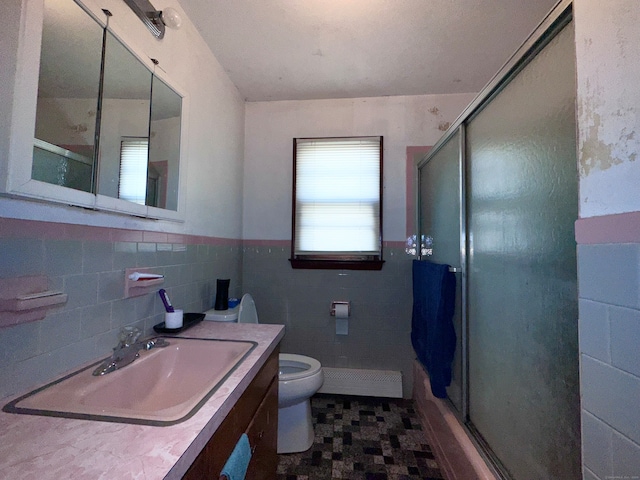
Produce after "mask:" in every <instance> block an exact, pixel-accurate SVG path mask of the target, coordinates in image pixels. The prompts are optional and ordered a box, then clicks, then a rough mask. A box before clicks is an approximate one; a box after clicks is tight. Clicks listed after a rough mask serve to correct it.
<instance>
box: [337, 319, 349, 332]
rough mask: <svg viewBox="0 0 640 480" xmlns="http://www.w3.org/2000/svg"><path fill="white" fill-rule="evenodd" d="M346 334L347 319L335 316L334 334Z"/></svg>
mask: <svg viewBox="0 0 640 480" xmlns="http://www.w3.org/2000/svg"><path fill="white" fill-rule="evenodd" d="M348 334H349V319H348V318H336V335H348Z"/></svg>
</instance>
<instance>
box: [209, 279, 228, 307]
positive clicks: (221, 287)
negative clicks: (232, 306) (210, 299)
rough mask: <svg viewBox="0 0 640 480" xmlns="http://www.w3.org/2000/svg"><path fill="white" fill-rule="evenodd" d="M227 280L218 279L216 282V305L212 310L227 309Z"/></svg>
mask: <svg viewBox="0 0 640 480" xmlns="http://www.w3.org/2000/svg"><path fill="white" fill-rule="evenodd" d="M230 282H231V280H230V279H229V278H218V279H217V280H216V303H215V305H214V306H213V309H214V310H226V309H227V308H229V283H230Z"/></svg>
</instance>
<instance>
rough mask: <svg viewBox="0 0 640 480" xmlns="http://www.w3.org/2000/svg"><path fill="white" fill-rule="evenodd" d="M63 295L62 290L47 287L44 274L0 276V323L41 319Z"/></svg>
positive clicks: (64, 294) (15, 323)
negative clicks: (13, 276) (0, 277)
mask: <svg viewBox="0 0 640 480" xmlns="http://www.w3.org/2000/svg"><path fill="white" fill-rule="evenodd" d="M67 298H68V296H67V294H66V293H64V292H60V291H57V290H49V279H48V278H47V277H45V276H44V275H38V276H27V277H18V278H3V279H0V327H9V326H12V325H17V324H19V323H26V322H34V321H36V320H42V319H43V318H45V317H46V316H47V313H48V312H49V310H50V309H52V308H54V307H56V306H59V305H63V304H65V303H66V302H67Z"/></svg>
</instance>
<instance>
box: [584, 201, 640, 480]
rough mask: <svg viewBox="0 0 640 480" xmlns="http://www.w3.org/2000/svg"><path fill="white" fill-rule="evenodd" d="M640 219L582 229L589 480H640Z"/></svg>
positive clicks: (606, 220)
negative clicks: (635, 479)
mask: <svg viewBox="0 0 640 480" xmlns="http://www.w3.org/2000/svg"><path fill="white" fill-rule="evenodd" d="M639 220H640V214H639V213H637V212H636V213H634V214H624V215H617V216H616V215H612V216H609V217H600V218H593V219H584V220H581V221H579V222H578V224H577V226H578V227H580V229H579V230H578V234H577V238H578V241H579V243H582V244H581V245H578V283H579V292H580V300H579V302H580V303H579V306H580V323H579V332H580V366H581V368H580V386H581V392H580V393H581V402H582V405H581V407H582V456H583V466H584V468H583V475H584V478H585V479H587V480H596V479H598V480H605V479H611V478H640V409H639V408H638V404H639V402H640V243H639V242H638V240H639V239H640V228H638V226H640V222H639ZM621 222H622V223H621Z"/></svg>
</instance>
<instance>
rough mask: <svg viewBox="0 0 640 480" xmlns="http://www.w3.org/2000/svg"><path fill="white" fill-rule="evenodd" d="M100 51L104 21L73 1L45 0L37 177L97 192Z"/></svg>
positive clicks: (34, 168)
mask: <svg viewBox="0 0 640 480" xmlns="http://www.w3.org/2000/svg"><path fill="white" fill-rule="evenodd" d="M79 39H81V41H79ZM101 56H102V28H101V27H100V25H98V23H96V22H95V20H93V19H92V18H91V17H90V16H89V15H87V13H86V12H85V11H84V10H82V8H80V7H79V6H78V5H77V4H76V3H75V2H73V1H71V0H68V1H63V2H60V1H58V2H54V1H51V0H46V1H45V3H44V23H43V28H42V49H41V54H40V77H39V81H38V103H37V108H36V128H35V138H36V141H35V145H34V150H33V165H32V171H31V177H32V178H33V179H35V180H40V181H43V182H47V183H53V184H56V185H61V186H63V187H69V188H74V189H76V190H82V191H85V192H93V191H94V185H93V178H94V157H95V151H94V144H95V129H96V112H97V108H98V91H99V86H100V63H101Z"/></svg>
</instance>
